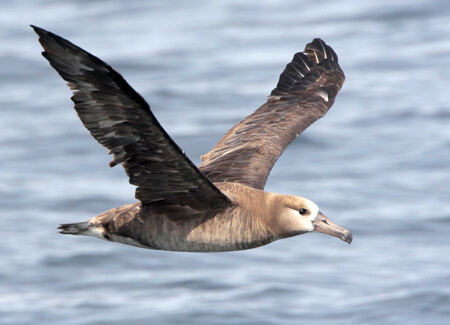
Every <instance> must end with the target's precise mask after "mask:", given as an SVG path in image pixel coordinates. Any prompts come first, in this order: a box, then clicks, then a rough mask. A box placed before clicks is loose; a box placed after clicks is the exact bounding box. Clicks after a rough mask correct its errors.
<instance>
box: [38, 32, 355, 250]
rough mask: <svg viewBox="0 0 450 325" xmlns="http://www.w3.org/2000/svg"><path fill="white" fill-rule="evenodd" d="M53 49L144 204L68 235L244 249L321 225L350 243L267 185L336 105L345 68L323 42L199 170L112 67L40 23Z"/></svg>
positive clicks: (80, 109) (82, 112)
mask: <svg viewBox="0 0 450 325" xmlns="http://www.w3.org/2000/svg"><path fill="white" fill-rule="evenodd" d="M32 27H33V29H34V30H35V32H36V33H37V34H38V35H39V42H40V43H41V45H42V47H43V48H44V52H43V53H42V54H43V56H44V57H45V58H46V59H47V60H48V61H49V62H50V64H51V66H52V67H53V68H54V69H55V70H56V71H57V72H58V73H59V74H60V75H61V77H62V78H63V79H64V80H66V81H67V84H68V86H69V87H70V88H71V89H72V90H73V91H74V95H73V96H72V100H73V102H74V103H75V110H76V112H77V114H78V116H79V117H80V119H81V121H82V122H83V124H84V126H85V127H86V128H87V129H88V130H89V131H90V133H91V134H92V136H93V137H94V138H95V139H96V140H97V141H98V142H99V143H100V144H102V145H103V146H104V147H106V148H107V149H109V150H110V153H111V154H113V159H112V161H111V163H110V166H111V167H113V166H115V165H117V164H122V166H123V167H124V168H125V171H126V173H127V175H128V176H129V179H130V183H131V184H133V185H136V186H137V189H136V198H137V199H138V200H139V202H136V203H131V204H128V205H125V206H122V207H118V208H115V209H111V210H109V211H106V212H104V213H103V214H101V215H99V216H97V217H95V218H92V219H90V220H88V221H86V222H80V223H74V224H63V225H61V226H60V227H59V229H61V233H63V234H74V235H88V236H94V237H98V238H101V239H105V240H109V241H114V242H120V243H124V244H129V245H135V246H138V247H145V248H151V249H163V250H174V251H196V252H214V251H229V250H241V249H249V248H254V247H258V246H261V245H265V244H268V243H270V242H272V241H274V240H277V239H280V238H285V237H290V236H294V235H299V234H303V233H307V232H312V231H319V232H323V233H327V234H330V235H333V236H336V237H339V238H341V239H342V240H344V241H346V242H348V243H350V242H351V240H352V236H351V233H350V232H349V231H348V230H346V229H344V228H342V227H340V226H337V225H335V224H333V223H332V222H331V221H330V220H329V219H327V218H326V217H325V216H324V215H323V214H322V213H321V212H320V211H319V208H318V207H317V205H316V204H315V203H313V202H311V201H309V200H307V199H304V198H301V197H296V196H288V195H281V194H275V193H268V192H265V191H263V189H264V185H265V183H266V180H267V177H268V176H269V173H270V170H271V169H272V167H273V165H274V164H275V162H276V161H277V159H278V157H279V156H280V155H281V154H282V153H283V151H284V150H285V148H286V147H287V146H288V145H289V144H290V143H291V142H292V141H293V140H294V139H295V137H296V136H298V135H299V134H300V133H301V132H303V130H305V129H306V128H307V127H308V126H309V125H311V124H312V123H314V122H315V121H316V120H317V119H319V118H320V117H322V116H324V115H325V114H326V112H327V111H328V109H329V108H330V107H331V106H332V104H333V103H334V99H335V97H336V95H337V93H338V92H339V90H340V88H341V86H342V84H343V82H344V73H343V72H342V70H341V69H340V67H339V65H338V59H337V56H336V53H334V51H333V49H332V48H331V47H329V46H328V45H326V44H325V42H323V41H322V40H320V39H314V40H313V42H311V43H309V44H308V45H307V46H306V48H305V51H304V52H302V53H297V54H295V56H294V58H293V60H292V62H291V63H289V64H288V65H287V66H286V69H285V70H284V71H283V73H282V74H281V76H280V81H279V83H278V85H277V87H276V88H275V89H274V90H273V91H272V93H271V95H270V97H269V99H268V101H267V102H266V103H265V104H264V105H262V106H261V107H260V108H259V109H257V110H256V111H255V112H254V113H253V114H251V115H250V116H248V117H246V118H245V119H244V120H242V121H241V122H239V123H238V124H237V125H235V126H234V127H233V128H231V129H230V130H229V131H228V132H227V133H226V134H225V135H224V137H223V138H222V139H221V140H220V141H219V142H218V143H217V145H216V146H215V147H214V148H213V150H212V151H210V152H209V153H207V154H206V155H204V156H202V163H201V164H200V165H199V167H198V168H197V167H196V166H195V165H194V164H193V163H192V162H191V161H190V160H189V158H188V157H187V156H186V155H185V154H184V153H183V151H182V150H181V149H180V148H179V147H178V146H177V145H176V143H175V142H174V141H173V140H172V139H171V138H170V136H169V135H168V134H167V133H166V132H165V131H164V129H163V128H162V127H161V125H160V124H159V122H158V121H157V119H156V118H155V116H154V115H153V114H152V112H151V110H150V106H149V105H148V104H147V102H146V101H145V100H144V99H143V98H142V97H141V96H140V95H139V94H138V93H137V92H136V91H135V90H134V89H133V88H132V87H131V86H130V85H129V84H128V83H127V82H126V81H125V79H123V77H122V76H121V75H120V74H119V73H118V72H117V71H116V70H114V69H113V68H112V67H111V66H109V65H108V64H106V63H105V62H103V61H101V60H100V59H98V58H97V57H95V56H93V55H91V54H89V53H88V52H86V51H84V50H83V49H81V48H79V47H77V46H75V45H74V44H72V43H70V42H69V41H67V40H65V39H63V38H61V37H59V36H57V35H55V34H52V33H50V32H48V31H45V30H43V29H41V28H38V27H35V26H32Z"/></svg>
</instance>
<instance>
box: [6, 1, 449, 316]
mask: <svg viewBox="0 0 450 325" xmlns="http://www.w3.org/2000/svg"><path fill="white" fill-rule="evenodd" d="M1 7H2V9H1V11H0V107H1V113H0V114H1V115H0V154H1V159H0V235H1V245H0V256H1V258H0V324H11V325H12V324H14V325H24V324H27V325H31V324H49V325H50V324H58V325H60V324H61V325H69V324H70V325H78V324H92V325H94V324H95V325H100V324H102V325H105V324H169V325H170V324H214V325H216V324H224V325H225V324H227V325H228V324H239V325H240V324H245V325H249V324H257V325H269V324H270V325H272V324H315V325H321V324H373V325H378V324H408V325H419V324H424V325H437V324H442V325H444V324H450V105H449V98H450V97H449V94H450V81H449V80H450V79H449V76H450V2H449V1H447V0H416V1H401V0H394V1H377V0H369V1H350V0H344V1H331V0H323V1H294V0H287V1H285V0H277V1H275V0H259V1H236V0H231V1H230V0H226V1H225V0H223V1H197V0H194V1H181V0H178V1H147V0H141V1H134V0H128V1H118V0H117V1H75V0H73V1H59V0H38V1H31V0H23V1H2V6H1ZM29 24H34V25H37V26H40V27H42V28H45V29H48V30H50V31H52V32H54V33H56V34H59V35H61V36H63V37H65V38H67V39H69V40H71V41H72V42H74V43H75V44H78V45H79V46H81V47H83V48H84V49H86V50H88V51H90V52H91V53H93V54H95V55H96V56H99V57H100V58H102V59H103V60H105V61H106V62H108V63H110V64H111V65H112V66H114V67H115V68H116V69H117V70H119V71H120V72H121V73H122V74H123V76H124V77H125V78H126V79H127V80H128V82H129V83H130V84H131V85H132V86H133V87H134V88H135V89H136V90H137V91H138V92H139V93H140V94H142V95H143V96H144V97H145V98H146V99H147V100H148V102H149V103H150V105H151V107H152V110H153V112H154V113H155V115H156V116H157V117H158V119H159V121H160V122H161V124H162V125H163V126H164V128H165V129H166V130H167V132H168V133H169V134H170V135H171V136H172V137H173V138H174V140H175V141H176V142H177V143H178V144H179V145H180V146H181V147H182V148H183V149H184V150H185V151H186V153H187V154H188V155H189V157H190V158H191V159H192V160H193V161H194V162H195V163H196V164H198V163H199V156H200V155H201V154H204V153H206V152H207V151H209V150H210V149H211V148H212V146H213V145H214V144H215V143H216V142H217V141H218V140H219V138H220V137H221V136H222V135H223V134H224V133H225V132H226V131H227V130H228V129H229V128H230V127H231V126H233V125H234V124H235V123H237V122H238V121H239V120H240V119H242V118H243V117H244V116H246V115H248V114H250V113H251V112H253V110H255V109H256V108H258V107H259V106H260V105H261V104H263V103H264V102H265V100H266V96H267V95H269V94H270V91H271V90H272V89H273V88H274V87H275V86H276V84H277V82H278V77H279V74H280V73H281V71H282V70H283V69H284V67H285V65H286V64H287V63H288V62H289V61H290V60H291V59H292V56H293V55H294V53H296V52H299V51H302V50H303V49H304V46H305V44H306V43H308V42H310V41H311V40H312V39H313V38H315V37H320V38H322V39H323V40H325V41H326V42H327V43H328V44H329V45H331V46H332V47H333V48H334V50H335V51H336V52H337V54H338V56H339V60H340V61H339V62H340V65H341V67H342V69H343V70H344V71H345V74H346V81H345V84H344V87H343V89H342V91H341V92H340V94H339V96H338V97H337V100H336V102H335V104H334V106H333V108H332V109H331V110H330V111H329V113H328V114H327V115H326V116H325V117H324V118H323V119H321V120H320V121H318V122H316V123H315V124H314V125H312V126H311V127H310V128H309V129H308V130H307V131H306V132H304V133H303V134H302V135H301V136H300V137H299V138H298V139H297V140H296V141H295V142H294V143H293V144H292V145H291V146H290V147H289V148H288V150H286V152H285V153H284V154H283V156H282V157H281V158H280V160H279V161H278V163H277V164H276V166H275V168H274V169H273V170H272V173H271V176H270V178H269V181H268V183H267V186H266V190H267V191H270V192H277V193H285V194H293V195H299V196H304V197H307V198H309V199H311V200H313V201H315V202H316V203H317V204H318V205H319V206H320V208H321V210H322V211H323V212H324V214H326V215H327V216H328V217H330V219H332V220H333V221H334V222H336V223H338V224H340V225H342V226H344V227H346V228H348V229H350V230H351V231H352V232H353V236H354V240H353V243H352V244H351V245H350V246H349V245H347V244H346V243H344V242H342V241H340V240H338V239H336V238H334V237H330V236H325V235H323V234H307V235H303V236H299V237H294V238H290V239H286V240H282V241H278V242H275V243H273V244H270V245H268V246H265V247H261V248H257V249H253V250H249V251H242V252H230V253H215V254H205V253H203V254H202V253H174V252H164V251H152V250H145V249H139V248H135V247H131V246H125V245H119V244H115V243H108V242H106V241H101V240H98V239H95V238H88V237H74V236H62V235H59V234H57V232H56V226H57V225H58V224H59V223H69V222H77V221H83V220H86V219H89V218H91V217H94V216H96V215H98V214H99V213H101V212H103V211H105V210H108V209H110V208H112V207H116V206H119V205H122V204H126V203H129V202H133V201H135V199H134V187H133V186H131V185H129V184H128V179H127V177H126V175H125V173H124V171H123V169H122V168H121V167H120V166H117V167H115V168H112V169H111V168H109V167H108V162H109V161H110V159H111V157H110V156H108V155H107V150H105V149H104V148H102V147H101V146H100V145H99V144H98V143H96V142H95V140H94V139H93V138H92V137H91V136H90V134H89V133H88V132H87V131H86V130H85V129H84V127H83V126H82V124H81V122H80V121H79V119H78V117H77V115H76V113H75V111H74V110H73V109H72V107H73V104H72V102H71V101H70V96H71V93H70V91H69V89H68V88H67V87H66V86H65V82H64V81H63V80H62V79H61V78H60V77H59V76H58V75H57V74H56V72H55V71H54V70H53V69H52V68H51V67H50V66H49V64H48V63H47V61H46V60H44V58H42V56H41V55H40V52H41V51H42V49H41V47H40V45H39V44H38V41H37V36H36V35H35V34H34V33H33V31H32V30H31V28H29V26H28V25H29Z"/></svg>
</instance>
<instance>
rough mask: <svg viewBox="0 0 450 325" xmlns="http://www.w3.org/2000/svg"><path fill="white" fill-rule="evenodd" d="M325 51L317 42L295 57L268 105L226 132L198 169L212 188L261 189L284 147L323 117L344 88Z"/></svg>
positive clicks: (333, 61)
mask: <svg viewBox="0 0 450 325" xmlns="http://www.w3.org/2000/svg"><path fill="white" fill-rule="evenodd" d="M344 78H345V77H344V73H343V72H342V70H341V68H340V67H339V65H338V58H337V55H336V53H335V52H334V51H333V49H332V48H331V47H329V46H328V45H326V44H325V42H324V41H322V40H321V39H318V38H316V39H314V40H313V41H312V42H311V43H309V44H308V45H306V48H305V51H304V52H302V53H297V54H295V55H294V58H293V60H292V62H291V63H289V64H288V65H287V66H286V69H285V70H284V71H283V73H282V74H281V76H280V81H279V82H278V85H277V87H276V88H275V89H274V90H273V91H272V93H271V95H270V98H269V99H268V101H267V102H266V103H265V104H264V105H262V106H261V107H260V108H258V109H257V110H256V111H255V112H254V113H253V114H251V115H249V116H247V117H246V118H245V119H243V120H242V121H240V122H239V123H238V124H236V125H235V126H234V127H233V128H231V129H230V130H229V131H228V132H227V133H226V134H225V135H224V136H223V138H222V139H221V140H220V141H219V142H218V143H217V144H216V146H215V147H214V148H213V150H212V151H210V152H209V153H207V154H206V155H204V156H202V163H201V164H200V166H199V169H200V170H201V171H202V173H203V174H204V175H205V176H206V177H208V178H209V179H210V180H211V181H213V182H237V183H241V184H245V185H247V186H251V187H253V188H256V189H264V185H265V184H266V181H267V177H268V176H269V173H270V171H271V169H272V167H273V165H274V164H275V162H276V161H277V159H278V158H279V157H280V155H281V154H282V153H283V151H284V150H285V149H286V147H287V146H288V145H289V144H290V143H291V142H292V141H293V140H294V139H295V138H296V137H297V136H298V135H299V134H300V133H302V132H303V131H304V130H305V129H306V128H307V127H308V126H310V125H311V124H312V123H314V122H315V121H316V120H318V119H319V118H321V117H322V116H324V115H325V114H326V112H327V111H328V109H330V107H331V106H332V105H333V103H334V99H335V97H336V95H337V93H338V92H339V90H340V89H341V87H342V84H343V83H344Z"/></svg>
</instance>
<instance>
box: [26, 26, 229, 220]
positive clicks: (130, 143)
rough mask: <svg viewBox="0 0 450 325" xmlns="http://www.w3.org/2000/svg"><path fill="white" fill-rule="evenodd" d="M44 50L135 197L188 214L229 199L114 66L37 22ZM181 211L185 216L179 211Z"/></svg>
mask: <svg viewBox="0 0 450 325" xmlns="http://www.w3.org/2000/svg"><path fill="white" fill-rule="evenodd" d="M32 27H33V28H34V30H35V32H36V33H37V34H38V35H39V42H40V43H41V45H42V47H43V48H44V50H45V51H44V52H43V53H42V54H43V56H44V57H45V58H46V59H47V60H48V61H49V62H50V64H51V66H52V67H53V68H55V70H56V71H57V72H58V73H59V74H60V75H61V77H62V78H63V79H64V80H66V81H67V82H68V85H69V86H70V88H71V89H72V90H73V91H74V95H73V96H72V100H73V102H74V103H75V110H76V111H77V113H78V116H79V117H80V119H81V121H82V122H83V124H84V126H85V127H86V128H87V129H88V130H89V131H90V132H91V134H92V136H93V137H94V138H95V139H96V140H97V141H98V142H99V143H100V144H102V145H103V146H104V147H106V148H108V149H109V150H110V153H112V154H113V155H114V157H113V160H112V161H111V163H110V166H111V167H113V166H115V165H117V164H122V166H123V167H124V168H125V171H126V173H127V175H128V176H129V178H130V183H131V184H133V185H136V186H138V188H137V189H136V198H137V199H138V200H140V201H141V202H142V204H143V205H147V206H148V205H155V208H157V210H158V211H166V212H167V211H172V213H173V214H174V218H175V219H176V218H178V217H177V216H175V215H176V214H177V213H178V214H179V213H185V212H186V211H189V213H188V215H191V216H192V215H196V214H202V213H204V212H205V211H207V210H208V209H214V210H217V209H219V210H220V209H223V208H226V207H227V206H229V205H230V201H229V199H228V197H226V196H225V195H224V194H223V193H222V192H221V191H220V190H219V189H218V188H217V187H215V186H214V185H213V184H212V183H211V182H210V181H209V180H208V179H207V178H206V177H205V176H204V175H203V174H202V173H201V172H200V171H199V170H198V169H197V167H195V165H194V164H193V163H192V162H191V161H190V160H189V159H188V158H187V156H186V155H185V154H184V153H183V151H182V150H181V149H180V148H179V147H178V146H177V145H176V144H175V143H174V141H173V140H172V139H171V138H170V137H169V135H168V134H167V133H166V132H165V131H164V129H163V128H162V127H161V125H160V124H159V123H158V121H157V120H156V118H155V117H154V115H153V114H152V112H151V111H150V107H149V105H148V104H147V103H146V101H145V100H144V99H143V98H142V97H141V96H140V95H139V94H138V93H137V92H136V91H135V90H134V89H133V88H132V87H131V86H130V85H129V84H128V83H127V82H126V81H125V79H123V77H122V76H121V75H120V74H119V73H118V72H117V71H115V70H114V69H113V68H112V67H111V66H109V65H108V64H106V63H105V62H103V61H101V60H100V59H98V58H97V57H95V56H93V55H91V54H89V53H88V52H86V51H84V50H83V49H81V48H79V47H77V46H75V45H74V44H72V43H70V42H69V41H67V40H65V39H63V38H61V37H59V36H57V35H55V34H52V33H50V32H47V31H45V30H43V29H41V28H38V27H34V26H32ZM180 217H181V216H180Z"/></svg>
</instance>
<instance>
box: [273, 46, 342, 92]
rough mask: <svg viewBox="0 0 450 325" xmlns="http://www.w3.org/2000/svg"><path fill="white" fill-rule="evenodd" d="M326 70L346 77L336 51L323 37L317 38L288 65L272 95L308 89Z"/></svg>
mask: <svg viewBox="0 0 450 325" xmlns="http://www.w3.org/2000/svg"><path fill="white" fill-rule="evenodd" d="M326 71H335V72H337V73H339V74H341V75H342V77H344V72H343V71H342V69H341V68H340V66H339V63H338V56H337V54H336V52H335V51H334V50H333V49H332V48H331V47H330V46H329V45H327V44H326V43H325V42H324V41H323V40H322V39H320V38H315V39H313V41H312V42H310V43H308V44H307V45H306V46H305V50H304V51H303V52H298V53H296V54H295V55H294V57H293V59H292V61H291V62H290V63H288V64H287V65H286V68H285V69H284V71H283V72H282V73H281V75H280V79H279V82H278V84H277V87H276V88H275V89H274V90H272V92H271V94H270V97H272V98H276V97H282V96H285V95H288V94H289V93H291V91H293V90H306V89H307V88H308V87H309V86H310V85H311V84H313V83H314V82H315V81H316V80H317V79H318V78H319V77H320V75H321V74H323V73H324V72H326Z"/></svg>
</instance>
